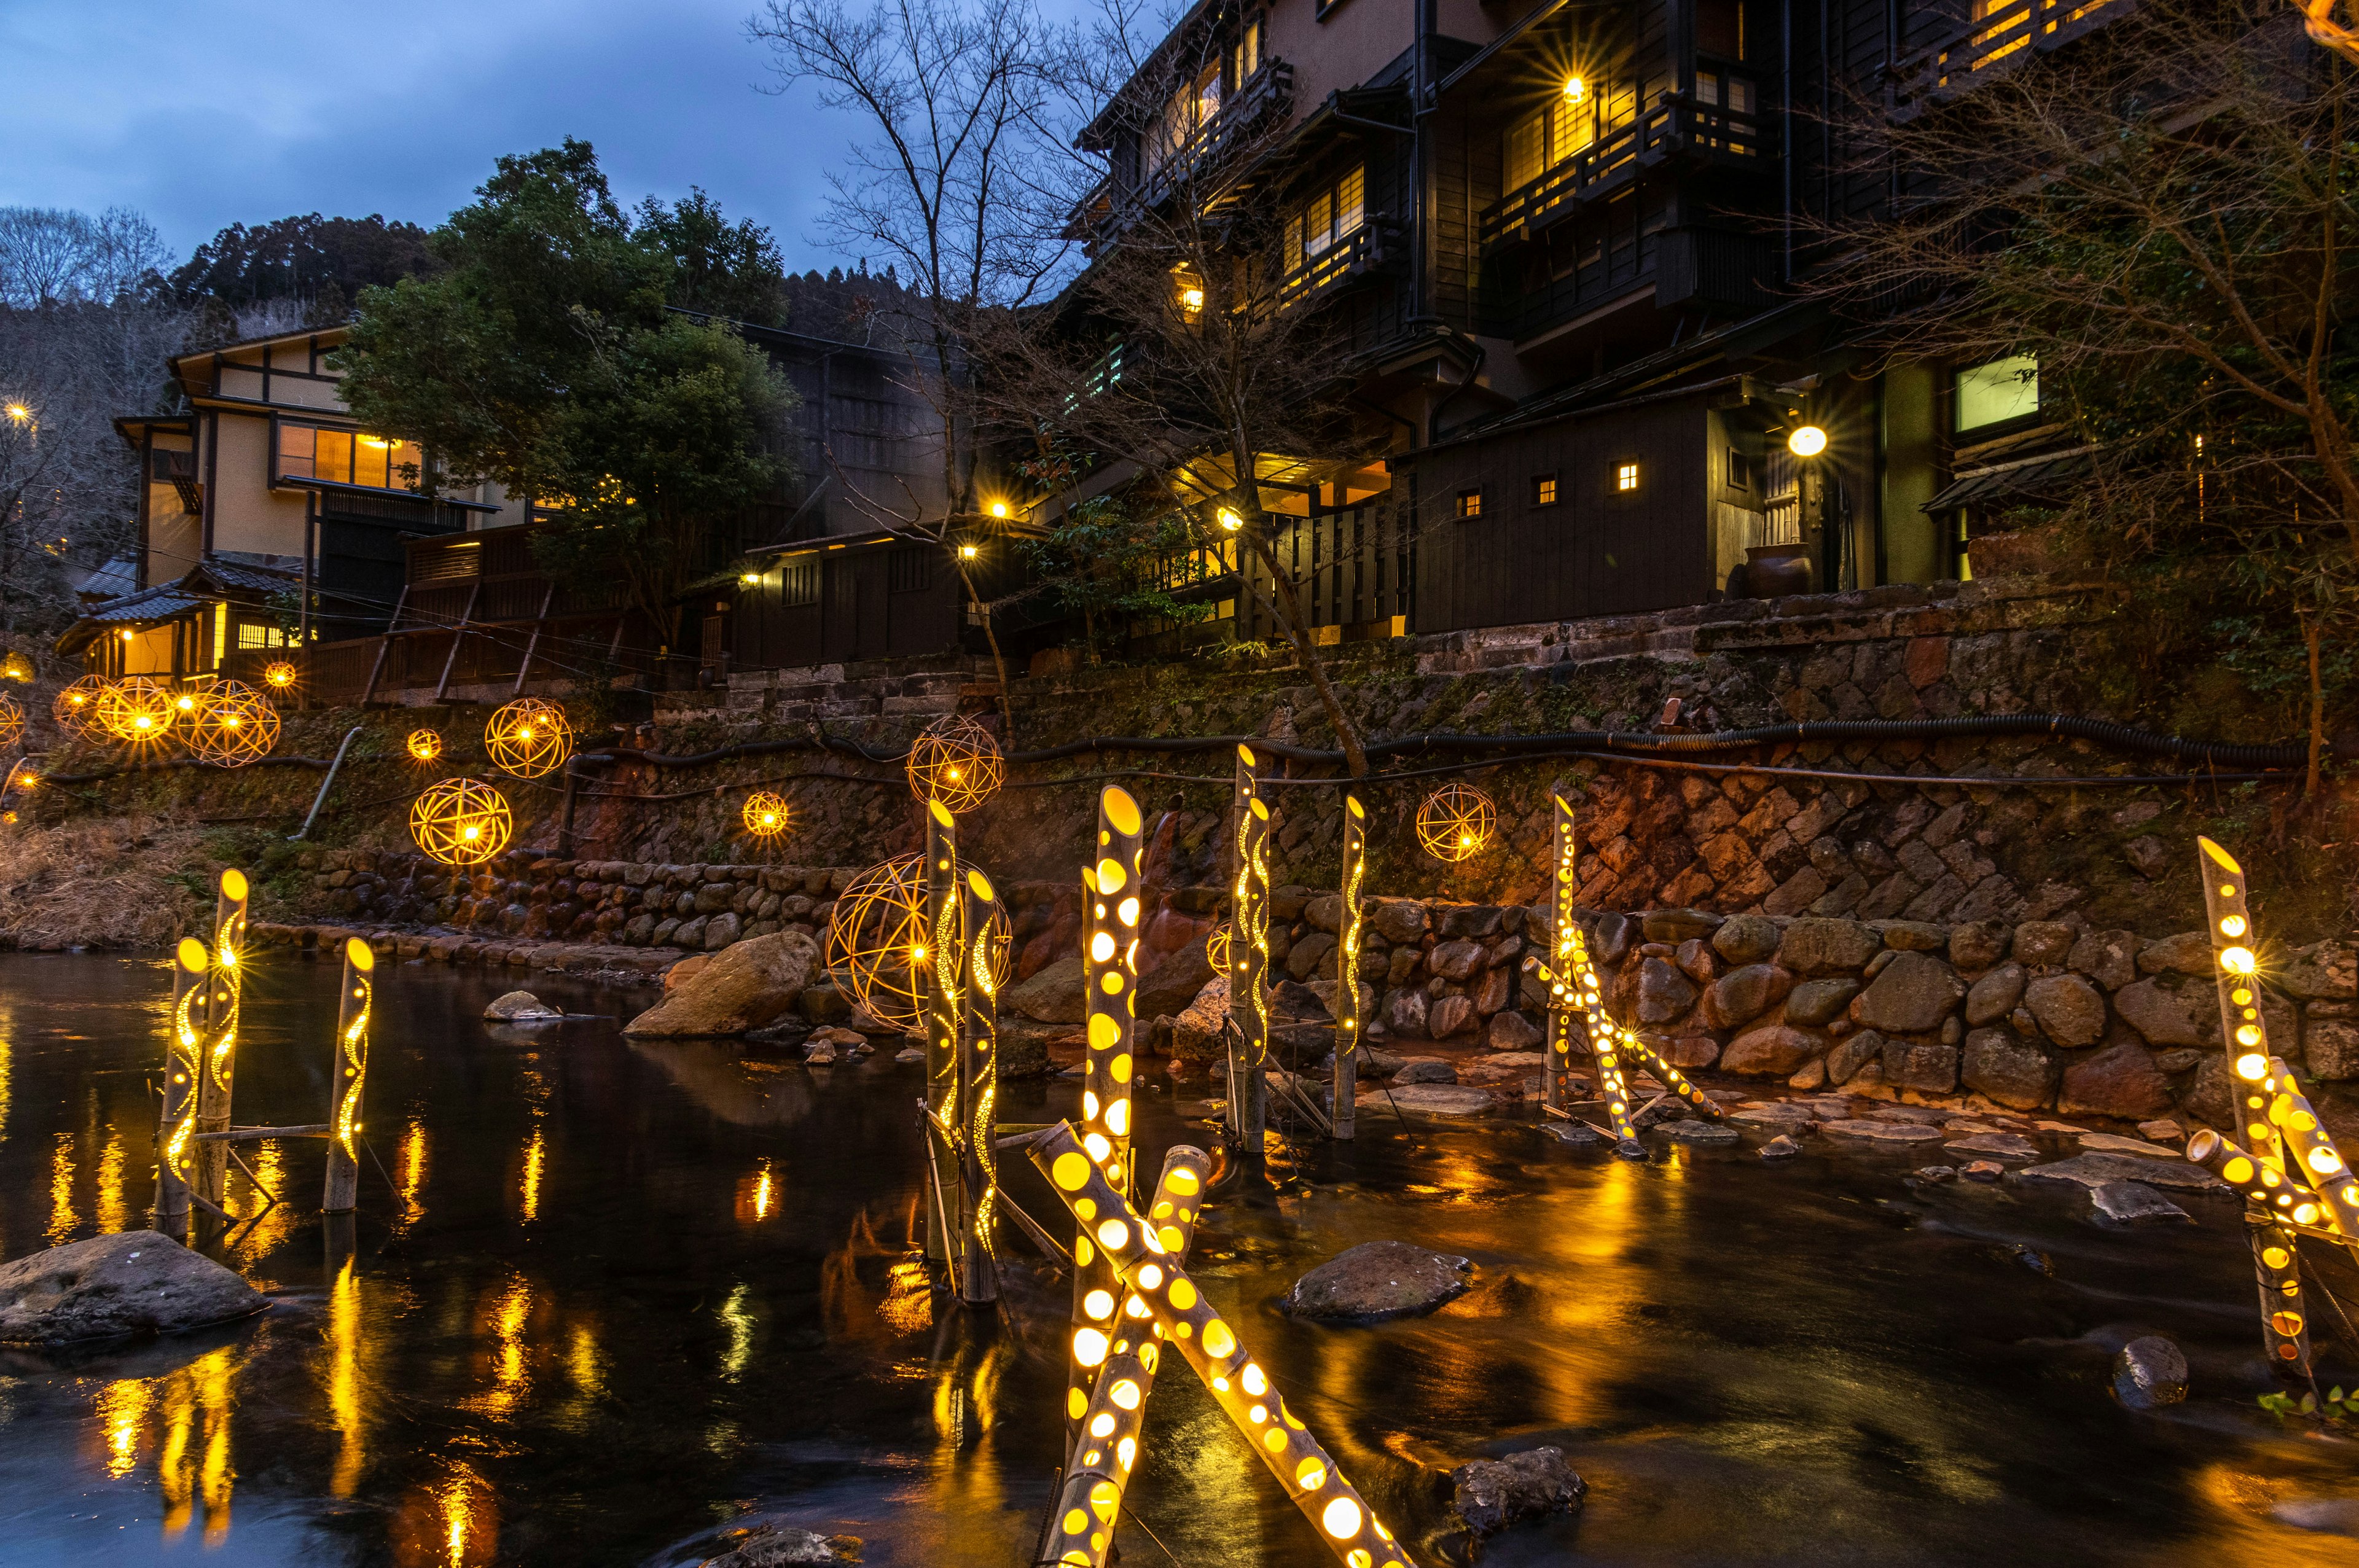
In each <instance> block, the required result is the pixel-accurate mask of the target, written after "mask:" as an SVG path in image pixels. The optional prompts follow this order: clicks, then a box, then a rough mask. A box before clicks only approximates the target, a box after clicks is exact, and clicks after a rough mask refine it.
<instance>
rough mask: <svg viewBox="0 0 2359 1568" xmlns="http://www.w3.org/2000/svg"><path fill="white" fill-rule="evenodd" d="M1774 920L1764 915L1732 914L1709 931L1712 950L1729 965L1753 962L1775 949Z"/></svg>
mask: <svg viewBox="0 0 2359 1568" xmlns="http://www.w3.org/2000/svg"><path fill="white" fill-rule="evenodd" d="M1777 941H1778V931H1777V922H1776V921H1774V920H1772V919H1770V918H1769V917H1768V916H1767V915H1766V914H1738V915H1732V916H1730V917H1729V918H1728V919H1727V920H1726V921H1724V922H1723V923H1722V925H1721V927H1720V929H1719V930H1717V931H1715V932H1713V933H1712V951H1713V952H1715V953H1717V954H1719V955H1720V956H1721V957H1723V958H1725V959H1727V960H1728V961H1729V962H1730V963H1732V964H1740V965H1741V964H1757V963H1759V962H1761V961H1762V960H1763V959H1765V958H1767V957H1769V955H1770V954H1772V953H1775V952H1776V951H1777Z"/></svg>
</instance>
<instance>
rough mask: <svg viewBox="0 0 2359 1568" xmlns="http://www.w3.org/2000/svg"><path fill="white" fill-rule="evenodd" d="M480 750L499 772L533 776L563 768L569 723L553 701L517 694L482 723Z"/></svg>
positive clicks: (570, 737) (570, 734) (569, 744)
mask: <svg viewBox="0 0 2359 1568" xmlns="http://www.w3.org/2000/svg"><path fill="white" fill-rule="evenodd" d="M484 751H485V752H487V753H489V754H490V756H491V759H492V762H493V763H494V765H495V766H496V767H498V768H500V769H501V770H502V771H503V772H506V773H514V774H515V775H516V777H518V778H520V779H537V778H538V777H540V776H541V775H542V774H543V773H555V772H556V771H557V770H558V769H560V768H561V767H563V766H564V765H565V759H566V758H568V757H570V756H571V755H572V754H573V726H572V725H571V724H570V723H568V722H567V721H566V718H565V709H563V708H560V707H558V706H557V704H555V703H553V702H544V701H542V700H541V699H540V698H539V697H518V698H517V699H516V701H514V702H511V703H509V704H507V705H506V707H504V708H500V709H499V710H498V711H496V712H495V713H494V714H493V715H492V721H491V722H490V723H489V724H486V725H484Z"/></svg>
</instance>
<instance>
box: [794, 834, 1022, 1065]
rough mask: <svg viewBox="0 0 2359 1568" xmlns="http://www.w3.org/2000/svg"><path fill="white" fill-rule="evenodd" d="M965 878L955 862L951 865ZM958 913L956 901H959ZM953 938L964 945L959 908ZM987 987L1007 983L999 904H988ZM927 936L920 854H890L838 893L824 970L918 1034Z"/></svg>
mask: <svg viewBox="0 0 2359 1568" xmlns="http://www.w3.org/2000/svg"><path fill="white" fill-rule="evenodd" d="M953 870H954V871H955V872H956V874H957V876H958V877H959V878H963V877H964V876H965V867H964V865H963V864H962V863H961V864H956V865H954V866H953ZM961 907H962V908H963V903H962V901H961ZM954 918H956V919H957V921H958V928H957V932H956V939H957V941H958V942H959V944H960V946H962V947H963V946H965V944H966V921H965V916H964V914H963V913H962V914H959V915H957V916H955V917H954ZM990 930H991V934H992V936H993V938H994V940H993V942H992V944H991V953H992V962H991V969H992V977H993V989H995V990H996V989H998V988H999V987H1001V986H1004V985H1006V982H1007V950H1008V946H1009V945H1010V942H1011V940H1012V937H1011V934H1010V931H1009V927H1008V925H1007V914H1006V909H1005V907H1004V906H1003V905H1001V904H999V903H993V905H992V906H991V925H990ZM931 940H932V935H931V933H930V932H929V930H928V929H927V923H926V865H925V856H924V855H922V854H908V855H897V856H895V857H894V858H893V859H892V860H887V861H886V862H885V863H884V864H882V865H879V866H872V867H870V868H869V869H868V870H867V871H864V872H862V873H861V875H860V877H859V879H858V880H857V881H854V882H853V884H852V886H850V887H849V888H847V889H845V890H844V891H843V892H842V893H841V894H839V895H838V896H837V898H836V901H835V914H834V916H833V918H832V919H831V920H830V921H829V922H828V927H827V961H828V968H831V969H836V970H839V971H842V972H843V973H844V974H845V975H846V976H847V977H848V979H850V981H851V985H852V994H853V1000H856V1001H858V1002H859V1003H860V1005H861V1006H863V1007H864V1008H866V1009H867V1010H868V1011H869V1012H870V1013H871V1014H872V1015H873V1016H874V1017H875V1018H877V1019H878V1020H880V1021H881V1022H886V1023H889V1024H891V1025H893V1027H895V1028H897V1029H899V1030H901V1031H903V1032H904V1033H909V1034H919V1033H924V1031H925V1016H924V1011H923V1008H922V1005H921V999H922V997H923V991H922V989H921V987H922V985H923V983H924V979H925V977H926V975H927V974H928V972H929V958H930V944H931Z"/></svg>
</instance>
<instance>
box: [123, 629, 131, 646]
mask: <svg viewBox="0 0 2359 1568" xmlns="http://www.w3.org/2000/svg"><path fill="white" fill-rule="evenodd" d="M123 640H124V641H125V642H126V643H128V642H129V641H131V628H130V627H128V626H125V628H124V629H123Z"/></svg>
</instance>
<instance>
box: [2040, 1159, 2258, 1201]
mask: <svg viewBox="0 0 2359 1568" xmlns="http://www.w3.org/2000/svg"><path fill="white" fill-rule="evenodd" d="M2016 1174H2017V1175H2018V1176H2020V1177H2022V1178H2023V1179H2024V1180H2025V1181H2027V1182H2071V1183H2075V1184H2079V1185H2081V1186H2084V1187H2102V1186H2104V1184H2106V1183H2108V1182H2144V1183H2145V1184H2147V1186H2150V1187H2171V1188H2175V1189H2178V1190H2180V1191H2182V1192H2195V1193H2224V1192H2227V1191H2228V1190H2229V1186H2228V1184H2227V1183H2225V1182H2223V1181H2222V1180H2221V1179H2220V1178H2219V1177H2217V1176H2215V1175H2213V1174H2212V1173H2211V1172H2209V1171H2207V1170H2205V1169H2203V1167H2202V1166H2201V1165H2190V1164H2189V1163H2188V1162H2186V1161H2184V1160H2171V1161H2168V1162H2165V1161H2161V1160H2139V1159H2134V1158H2132V1157H2131V1156H2129V1155H2127V1154H2075V1155H2073V1156H2072V1158H2071V1159H2070V1160H2059V1161H2057V1162H2054V1163H2053V1164H2048V1165H2034V1166H2032V1167H2030V1168H2029V1169H2028V1170H2024V1171H2017V1173H2016Z"/></svg>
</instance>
